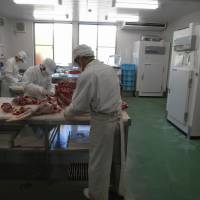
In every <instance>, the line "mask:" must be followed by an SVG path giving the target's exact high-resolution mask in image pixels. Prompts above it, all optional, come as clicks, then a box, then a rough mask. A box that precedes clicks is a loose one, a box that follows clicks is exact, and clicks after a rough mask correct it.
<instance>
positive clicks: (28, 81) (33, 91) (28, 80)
mask: <svg viewBox="0 0 200 200" xmlns="http://www.w3.org/2000/svg"><path fill="white" fill-rule="evenodd" d="M22 82H23V85H24V92H25V93H26V94H28V95H30V96H34V97H37V96H38V95H42V91H43V87H41V86H39V85H37V84H34V73H33V71H31V70H27V71H26V72H25V73H24V76H23V79H22Z"/></svg>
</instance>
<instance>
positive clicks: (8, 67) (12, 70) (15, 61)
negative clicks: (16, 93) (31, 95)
mask: <svg viewBox="0 0 200 200" xmlns="http://www.w3.org/2000/svg"><path fill="white" fill-rule="evenodd" d="M26 59H27V54H26V52H25V51H19V52H18V53H17V54H16V55H15V57H12V58H9V59H8V60H7V62H6V64H5V66H4V67H3V69H2V87H1V96H2V97H11V93H10V88H9V87H10V86H13V85H16V84H17V83H19V82H20V81H21V79H22V75H20V73H19V70H20V65H22V64H23V63H24V62H25V60H26Z"/></svg>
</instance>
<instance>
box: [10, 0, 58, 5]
mask: <svg viewBox="0 0 200 200" xmlns="http://www.w3.org/2000/svg"><path fill="white" fill-rule="evenodd" d="M13 2H14V3H16V4H32V5H58V0H13Z"/></svg>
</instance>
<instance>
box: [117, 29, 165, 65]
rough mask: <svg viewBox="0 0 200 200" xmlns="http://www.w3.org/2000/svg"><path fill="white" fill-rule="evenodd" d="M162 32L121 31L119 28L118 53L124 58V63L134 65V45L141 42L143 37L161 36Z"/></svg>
mask: <svg viewBox="0 0 200 200" xmlns="http://www.w3.org/2000/svg"><path fill="white" fill-rule="evenodd" d="M160 34H161V33H160V32H152V31H135V30H121V29H120V27H118V30H117V41H116V53H117V54H119V55H120V56H121V57H122V63H126V64H131V63H133V55H132V53H133V43H134V42H135V41H137V40H140V38H141V36H142V35H160Z"/></svg>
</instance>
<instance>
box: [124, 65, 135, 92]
mask: <svg viewBox="0 0 200 200" xmlns="http://www.w3.org/2000/svg"><path fill="white" fill-rule="evenodd" d="M121 70H122V74H121V86H122V90H123V91H135V84H136V65H135V64H122V65H121Z"/></svg>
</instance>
